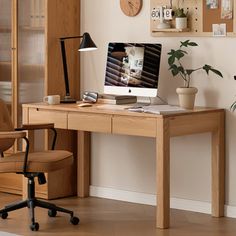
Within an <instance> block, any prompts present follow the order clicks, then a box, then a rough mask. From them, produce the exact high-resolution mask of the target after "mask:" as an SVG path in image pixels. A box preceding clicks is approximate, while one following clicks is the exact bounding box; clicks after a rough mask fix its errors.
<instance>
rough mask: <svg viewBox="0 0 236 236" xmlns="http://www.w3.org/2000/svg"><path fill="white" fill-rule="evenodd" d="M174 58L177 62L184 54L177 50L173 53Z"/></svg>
mask: <svg viewBox="0 0 236 236" xmlns="http://www.w3.org/2000/svg"><path fill="white" fill-rule="evenodd" d="M174 56H175V57H176V58H177V59H178V60H179V59H180V58H182V57H184V53H183V52H182V50H180V49H179V50H177V51H176V52H175V54H174Z"/></svg>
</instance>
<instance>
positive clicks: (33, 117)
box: [29, 108, 67, 129]
mask: <svg viewBox="0 0 236 236" xmlns="http://www.w3.org/2000/svg"><path fill="white" fill-rule="evenodd" d="M29 123H54V125H55V128H61V129H67V112H61V111H47V110H44V109H37V108H30V109H29Z"/></svg>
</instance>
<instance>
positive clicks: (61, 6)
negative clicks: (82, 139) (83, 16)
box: [0, 0, 80, 198]
mask: <svg viewBox="0 0 236 236" xmlns="http://www.w3.org/2000/svg"><path fill="white" fill-rule="evenodd" d="M42 1H44V4H43V5H44V7H45V9H44V17H45V25H44V27H42V26H34V25H31V24H30V18H28V19H29V21H25V20H24V22H26V23H24V24H26V25H21V26H19V22H21V21H20V20H19V16H22V15H20V13H21V12H18V11H19V9H20V6H22V5H20V4H24V3H26V2H25V1H23V0H9V2H11V16H10V17H11V27H5V26H4V27H2V26H0V33H12V37H11V61H10V60H9V61H7V62H6V61H2V62H1V61H0V70H1V78H2V79H4V78H5V77H4V73H5V74H6V71H11V78H7V81H9V82H11V89H12V91H11V92H12V99H11V101H12V104H11V114H12V121H13V124H14V127H18V126H20V125H21V122H20V119H21V110H20V109H21V105H20V103H19V101H20V99H19V96H20V92H19V84H20V82H21V79H22V76H21V72H22V70H21V69H22V68H23V71H27V73H26V74H27V76H24V77H27V79H26V80H27V83H30V82H32V81H33V80H35V78H36V77H37V76H36V74H40V76H39V77H40V78H39V79H40V81H43V82H42V83H43V84H44V86H43V89H44V91H43V94H44V95H43V96H46V95H49V94H59V95H61V96H63V95H65V89H64V79H63V65H62V59H61V51H60V43H59V38H60V37H64V36H73V35H80V0H70V1H68V0H42ZM28 2H29V3H31V2H33V1H28ZM1 7H2V8H1V9H0V11H1V10H3V9H4V6H1ZM27 9H28V10H30V7H29V6H28V5H27V7H25V12H24V13H25V14H24V16H26V17H30V14H31V13H30V12H29V11H27ZM22 22H23V21H22ZM28 23H29V25H28ZM22 32H23V33H24V34H26V35H29V34H31V35H34V34H36V35H38V34H41V35H42V37H41V39H43V40H42V41H44V45H43V42H40V43H42V45H43V46H44V48H43V50H44V51H43V50H41V51H42V52H43V53H42V54H43V57H45V60H44V61H43V62H42V63H43V64H37V63H33V64H23V65H22V58H19V57H20V55H22V51H23V50H22V49H20V48H19V47H20V46H21V43H19V41H20V39H19V38H20V33H22ZM31 38H35V37H31ZM26 41H27V40H26ZM26 43H28V41H27V42H26ZM78 46H79V42H78V41H75V42H68V44H67V58H68V71H69V77H70V85H71V86H70V87H71V95H72V96H73V97H74V98H76V99H79V98H80V73H79V71H80V68H79V56H78V51H77V49H78ZM41 51H40V52H41ZM32 52H33V50H32ZM25 54H26V55H27V54H28V52H26V53H25ZM34 55H37V53H34ZM20 63H21V64H20ZM36 72H37V73H36ZM24 75H25V74H24ZM37 79H38V78H37ZM39 89H40V88H39ZM41 99H42V100H43V97H42V98H41ZM29 133H30V132H29ZM58 134H59V135H58V143H59V145H60V148H61V149H63V148H64V149H67V150H70V151H71V150H72V151H75V153H76V150H73V147H72V146H73V145H71V144H70V143H69V142H70V140H72V139H74V138H75V140H76V132H73V131H64V130H60V131H59V132H58ZM45 137H46V136H45ZM65 137H67V140H68V142H67V143H65V142H63V139H64V138H65ZM47 143H48V140H47V138H45V144H46V145H47ZM14 151H17V145H16V146H15V150H14ZM63 174H64V175H65V176H68V179H70V178H73V176H74V175H76V169H75V168H74V169H73V170H72V169H70V170H67V173H66V172H60V171H59V172H57V173H54V174H50V176H49V181H50V179H56V178H57V176H62V175H63ZM66 178H67V177H66ZM14 179H15V181H14ZM8 180H9V181H8ZM52 182H53V181H52ZM6 183H7V184H6ZM22 185H23V186H24V187H25V184H24V183H22V177H21V176H20V175H16V174H1V175H0V190H1V191H4V192H11V193H16V194H21V192H22ZM52 185H53V184H51V183H49V182H48V184H46V186H39V187H37V190H38V194H39V195H40V197H44V198H58V197H62V196H69V195H73V194H75V187H76V183H75V184H74V186H73V187H71V188H70V187H69V186H67V189H65V188H64V189H61V190H60V189H58V190H57V191H55V188H54V187H53V186H52ZM59 190H60V191H59Z"/></svg>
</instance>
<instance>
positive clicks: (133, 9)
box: [120, 0, 143, 16]
mask: <svg viewBox="0 0 236 236" xmlns="http://www.w3.org/2000/svg"><path fill="white" fill-rule="evenodd" d="M142 6H143V0H120V8H121V10H122V11H123V12H124V14H125V15H127V16H136V15H138V13H139V12H140V10H141V9H142Z"/></svg>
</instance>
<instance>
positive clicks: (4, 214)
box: [0, 212, 8, 220]
mask: <svg viewBox="0 0 236 236" xmlns="http://www.w3.org/2000/svg"><path fill="white" fill-rule="evenodd" d="M0 216H1V217H2V219H4V220H5V219H6V218H7V217H8V213H7V212H4V213H2V214H0Z"/></svg>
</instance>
